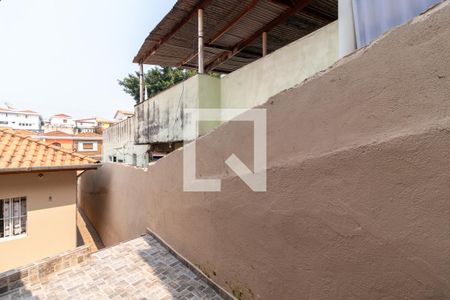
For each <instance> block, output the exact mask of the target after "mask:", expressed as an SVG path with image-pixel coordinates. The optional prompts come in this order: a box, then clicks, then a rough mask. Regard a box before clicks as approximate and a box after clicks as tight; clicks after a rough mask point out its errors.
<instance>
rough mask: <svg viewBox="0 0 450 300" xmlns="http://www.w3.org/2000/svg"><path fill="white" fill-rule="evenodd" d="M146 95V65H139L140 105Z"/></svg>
mask: <svg viewBox="0 0 450 300" xmlns="http://www.w3.org/2000/svg"><path fill="white" fill-rule="evenodd" d="M144 100H145V93H144V65H143V64H142V63H141V64H139V103H142V102H144Z"/></svg>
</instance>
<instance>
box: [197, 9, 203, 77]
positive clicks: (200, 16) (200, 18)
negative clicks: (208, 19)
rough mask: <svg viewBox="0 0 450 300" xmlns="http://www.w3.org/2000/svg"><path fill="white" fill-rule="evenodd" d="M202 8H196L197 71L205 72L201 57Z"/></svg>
mask: <svg viewBox="0 0 450 300" xmlns="http://www.w3.org/2000/svg"><path fill="white" fill-rule="evenodd" d="M203 48H204V44H203V9H201V8H200V9H199V10H198V73H199V74H203V73H205V62H204V57H203Z"/></svg>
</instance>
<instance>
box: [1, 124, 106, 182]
mask: <svg viewBox="0 0 450 300" xmlns="http://www.w3.org/2000/svg"><path fill="white" fill-rule="evenodd" d="M97 163H98V162H97V161H96V160H93V159H91V158H88V157H85V156H83V155H79V154H76V153H70V152H68V151H65V150H63V149H60V148H57V147H54V146H48V145H45V144H44V143H41V142H38V141H35V140H33V139H31V138H29V137H25V136H22V135H19V134H16V133H14V131H13V130H10V129H0V173H5V172H6V173H7V172H27V171H33V170H46V169H50V170H51V169H78V170H83V169H89V168H96V167H97V166H98V164H97Z"/></svg>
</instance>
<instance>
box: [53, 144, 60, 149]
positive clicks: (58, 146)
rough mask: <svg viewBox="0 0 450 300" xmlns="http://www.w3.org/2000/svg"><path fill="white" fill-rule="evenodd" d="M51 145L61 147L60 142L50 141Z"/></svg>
mask: <svg viewBox="0 0 450 300" xmlns="http://www.w3.org/2000/svg"><path fill="white" fill-rule="evenodd" d="M52 146H55V147H58V148H61V144H60V143H52Z"/></svg>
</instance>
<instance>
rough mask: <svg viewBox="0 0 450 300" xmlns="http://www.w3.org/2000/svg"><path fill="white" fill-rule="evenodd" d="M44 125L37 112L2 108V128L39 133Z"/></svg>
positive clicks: (0, 109)
mask: <svg viewBox="0 0 450 300" xmlns="http://www.w3.org/2000/svg"><path fill="white" fill-rule="evenodd" d="M42 125H43V119H42V116H41V115H40V114H39V113H37V112H35V111H32V110H15V109H10V108H0V127H8V128H12V129H21V130H32V131H36V132H38V131H41V130H42Z"/></svg>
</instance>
